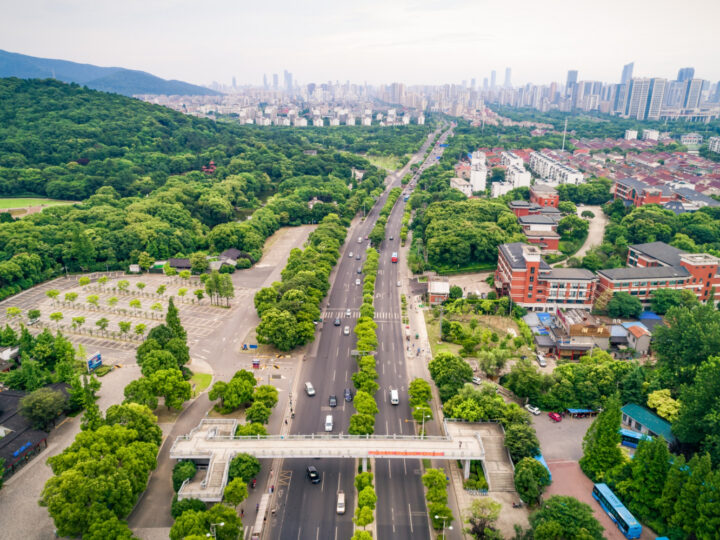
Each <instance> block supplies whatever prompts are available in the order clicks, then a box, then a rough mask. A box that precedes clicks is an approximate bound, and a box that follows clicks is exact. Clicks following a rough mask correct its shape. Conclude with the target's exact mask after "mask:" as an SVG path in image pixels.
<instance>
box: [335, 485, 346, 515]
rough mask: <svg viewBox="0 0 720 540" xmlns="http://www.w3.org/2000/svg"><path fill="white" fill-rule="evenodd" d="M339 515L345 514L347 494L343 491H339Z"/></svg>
mask: <svg viewBox="0 0 720 540" xmlns="http://www.w3.org/2000/svg"><path fill="white" fill-rule="evenodd" d="M337 513H338V514H344V513H345V493H344V492H343V491H338V498H337Z"/></svg>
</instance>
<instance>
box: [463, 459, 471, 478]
mask: <svg viewBox="0 0 720 540" xmlns="http://www.w3.org/2000/svg"><path fill="white" fill-rule="evenodd" d="M463 478H464V479H465V480H469V479H470V460H469V459H465V460H463Z"/></svg>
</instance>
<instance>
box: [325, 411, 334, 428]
mask: <svg viewBox="0 0 720 540" xmlns="http://www.w3.org/2000/svg"><path fill="white" fill-rule="evenodd" d="M332 429H333V419H332V414H328V415H327V416H326V417H325V431H332Z"/></svg>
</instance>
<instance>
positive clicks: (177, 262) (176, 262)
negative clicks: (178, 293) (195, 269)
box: [168, 257, 192, 272]
mask: <svg viewBox="0 0 720 540" xmlns="http://www.w3.org/2000/svg"><path fill="white" fill-rule="evenodd" d="M168 264H169V265H170V267H171V268H174V269H175V270H177V271H178V272H181V271H183V270H190V269H191V268H192V265H191V264H190V259H187V258H175V257H171V258H170V259H168Z"/></svg>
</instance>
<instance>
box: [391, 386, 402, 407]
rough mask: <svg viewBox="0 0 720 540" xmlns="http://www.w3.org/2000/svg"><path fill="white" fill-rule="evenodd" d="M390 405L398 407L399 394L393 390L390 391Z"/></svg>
mask: <svg viewBox="0 0 720 540" xmlns="http://www.w3.org/2000/svg"><path fill="white" fill-rule="evenodd" d="M390 403H391V404H392V405H400V394H399V393H398V391H397V390H396V389H395V388H393V389H391V390H390Z"/></svg>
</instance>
